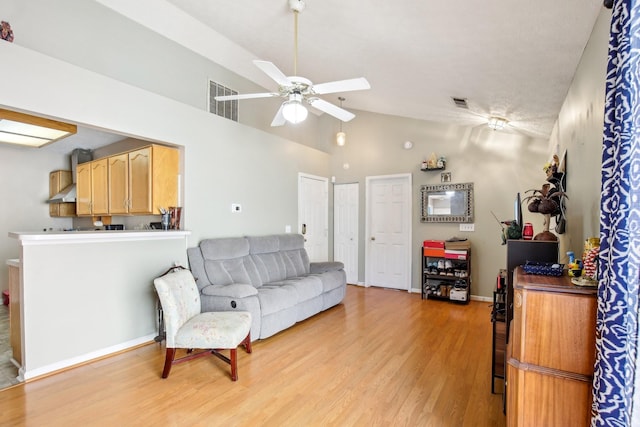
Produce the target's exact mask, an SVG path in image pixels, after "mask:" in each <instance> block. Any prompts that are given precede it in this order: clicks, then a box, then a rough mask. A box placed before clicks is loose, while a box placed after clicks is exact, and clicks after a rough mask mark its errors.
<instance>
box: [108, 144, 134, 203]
mask: <svg viewBox="0 0 640 427" xmlns="http://www.w3.org/2000/svg"><path fill="white" fill-rule="evenodd" d="M108 160H109V213H110V214H127V213H129V156H128V155H127V154H126V153H125V154H120V155H119V156H112V157H109V158H108Z"/></svg>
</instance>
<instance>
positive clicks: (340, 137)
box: [336, 96, 347, 147]
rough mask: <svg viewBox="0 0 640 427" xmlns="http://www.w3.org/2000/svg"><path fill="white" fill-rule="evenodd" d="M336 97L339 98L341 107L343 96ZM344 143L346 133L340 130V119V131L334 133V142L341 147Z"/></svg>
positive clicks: (345, 141)
mask: <svg viewBox="0 0 640 427" xmlns="http://www.w3.org/2000/svg"><path fill="white" fill-rule="evenodd" d="M338 99H339V100H340V108H342V101H344V98H343V97H341V96H339V97H338ZM346 143H347V134H346V133H344V132H343V131H342V120H340V132H338V133H337V134H336V144H338V145H339V146H340V147H342V146H344V144H346Z"/></svg>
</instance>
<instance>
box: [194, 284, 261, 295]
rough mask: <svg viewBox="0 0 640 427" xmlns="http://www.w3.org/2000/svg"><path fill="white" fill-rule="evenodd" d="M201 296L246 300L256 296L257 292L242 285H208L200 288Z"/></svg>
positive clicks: (250, 287)
mask: <svg viewBox="0 0 640 427" xmlns="http://www.w3.org/2000/svg"><path fill="white" fill-rule="evenodd" d="M202 294H203V295H209V296H215V297H230V298H246V297H250V296H252V295H258V290H257V289H256V288H254V287H253V286H251V285H246V284H244V283H232V284H231V285H224V286H223V285H209V286H205V287H204V288H202Z"/></svg>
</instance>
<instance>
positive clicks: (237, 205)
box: [231, 203, 242, 213]
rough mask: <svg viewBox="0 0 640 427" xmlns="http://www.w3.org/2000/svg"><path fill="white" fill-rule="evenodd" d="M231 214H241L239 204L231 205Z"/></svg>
mask: <svg viewBox="0 0 640 427" xmlns="http://www.w3.org/2000/svg"><path fill="white" fill-rule="evenodd" d="M231 212H234V213H236V212H242V206H241V205H240V204H239V203H231Z"/></svg>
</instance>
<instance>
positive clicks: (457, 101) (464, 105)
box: [451, 96, 469, 110]
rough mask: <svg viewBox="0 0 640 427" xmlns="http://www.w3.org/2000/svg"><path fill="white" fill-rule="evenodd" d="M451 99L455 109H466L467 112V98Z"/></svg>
mask: <svg viewBox="0 0 640 427" xmlns="http://www.w3.org/2000/svg"><path fill="white" fill-rule="evenodd" d="M451 99H452V100H453V103H454V104H456V107H458V108H466V109H467V110H468V109H469V104H467V98H456V97H455V96H452V97H451Z"/></svg>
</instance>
